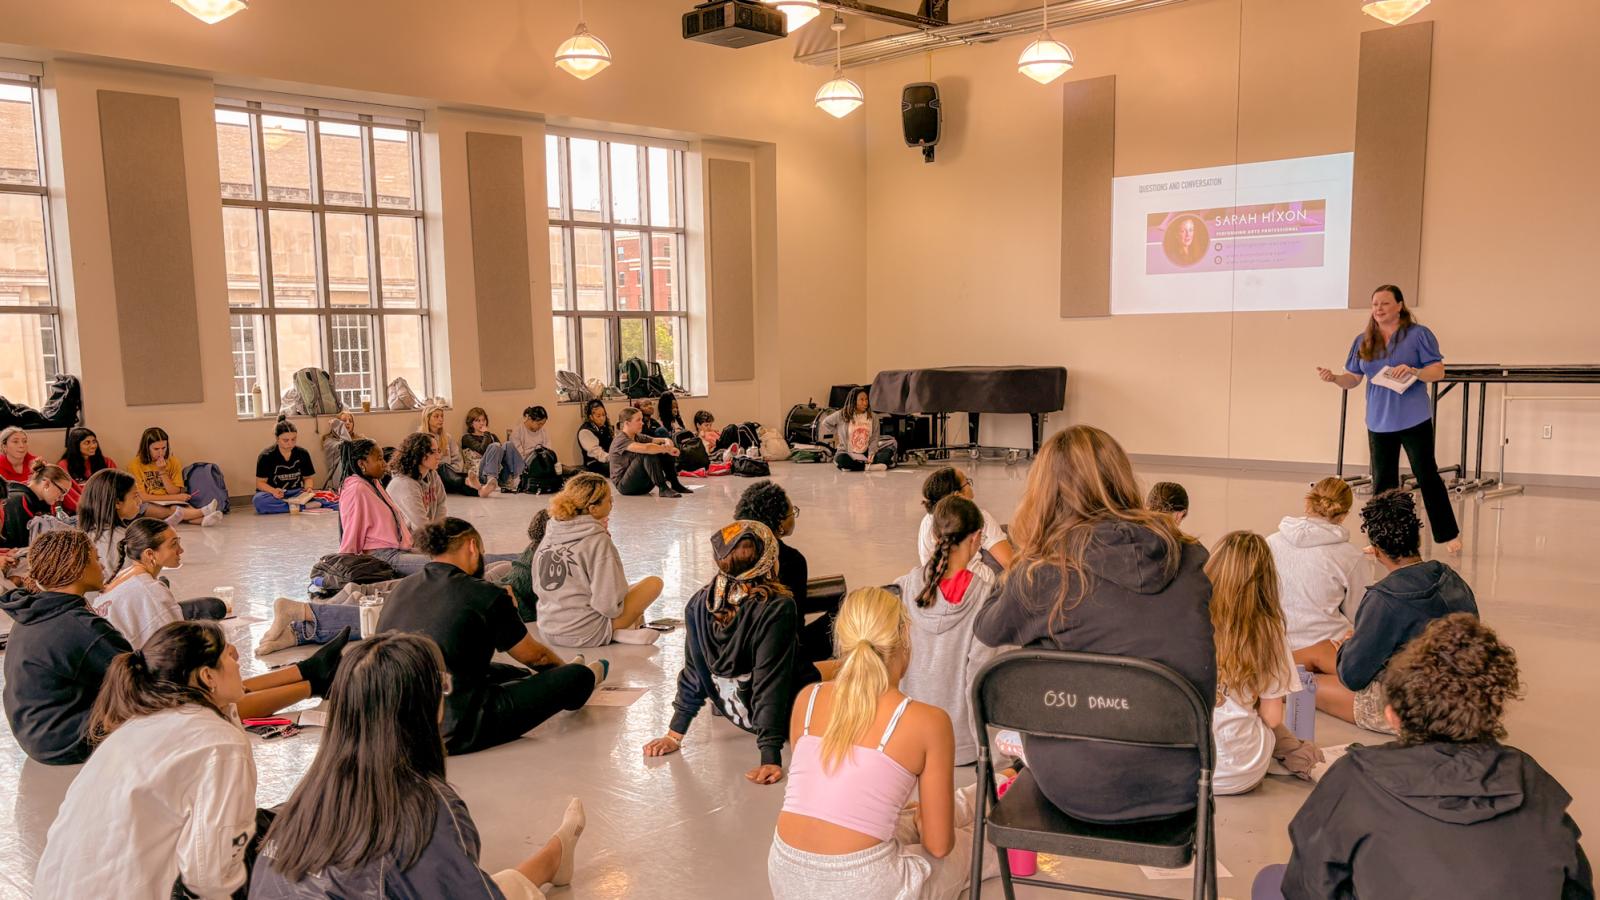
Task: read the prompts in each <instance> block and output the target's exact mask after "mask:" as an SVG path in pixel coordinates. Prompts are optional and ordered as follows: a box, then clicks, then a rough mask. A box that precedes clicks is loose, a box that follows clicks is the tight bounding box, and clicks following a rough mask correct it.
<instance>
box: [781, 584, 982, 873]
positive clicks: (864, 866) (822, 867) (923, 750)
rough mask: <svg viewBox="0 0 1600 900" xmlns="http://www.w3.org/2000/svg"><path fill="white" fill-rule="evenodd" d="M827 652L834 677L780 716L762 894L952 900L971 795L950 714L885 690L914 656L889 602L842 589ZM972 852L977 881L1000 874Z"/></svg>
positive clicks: (882, 595)
mask: <svg viewBox="0 0 1600 900" xmlns="http://www.w3.org/2000/svg"><path fill="white" fill-rule="evenodd" d="M838 644H839V655H840V657H841V658H842V659H843V660H844V665H843V667H842V668H840V670H839V675H838V677H837V678H836V679H835V680H833V681H831V682H824V683H821V684H817V685H815V686H813V687H811V688H808V689H806V690H804V691H802V692H801V693H800V695H799V696H798V697H797V698H796V702H795V704H794V710H793V712H792V713H790V715H789V733H790V735H791V736H792V737H793V739H794V758H793V760H792V761H791V762H790V765H789V783H788V785H787V787H786V788H785V790H784V797H783V811H782V812H781V813H779V814H778V826H777V829H776V830H775V831H774V833H773V836H772V850H771V851H770V853H769V854H768V856H767V878H768V882H769V885H770V887H771V888H772V895H773V897H774V898H775V900H812V898H822V897H839V898H844V897H863V898H865V897H897V898H913V897H915V898H925V900H954V898H955V897H958V896H960V895H961V894H962V893H963V892H964V891H965V890H966V888H967V887H968V879H969V878H970V877H971V873H972V866H971V861H972V821H973V814H974V811H975V807H974V803H973V801H974V799H975V798H974V787H973V786H968V787H965V788H962V789H961V790H959V791H957V790H956V789H955V783H954V781H955V769H954V766H955V763H954V759H953V755H954V752H955V739H954V736H953V734H952V726H951V723H950V717H949V716H948V715H947V714H946V713H945V712H944V710H942V709H940V708H938V707H937V706H932V705H929V704H925V703H921V702H918V701H915V700H913V698H912V697H911V695H909V694H904V693H901V691H900V689H899V688H898V687H897V686H896V685H898V684H900V683H901V682H902V679H903V677H904V676H905V674H906V671H907V668H908V666H909V664H910V663H911V660H913V659H914V658H915V657H916V655H917V654H918V653H920V652H921V645H919V644H917V642H916V638H915V637H913V636H912V635H911V623H910V621H909V620H908V619H907V617H906V612H905V609H904V607H903V606H902V605H901V602H900V600H899V598H897V597H895V596H894V595H893V594H891V593H889V592H888V591H885V590H883V589H882V588H875V587H874V588H861V589H858V590H855V591H851V592H850V596H849V597H847V598H846V599H845V601H844V606H843V607H842V608H841V609H840V611H839V627H838ZM913 789H915V790H916V792H917V802H916V804H915V806H908V801H910V800H911V793H912V790H913ZM983 854H984V860H983V874H984V877H986V878H989V877H993V876H995V875H997V874H999V862H998V860H997V859H996V858H995V852H994V848H993V847H992V846H989V845H988V844H985V845H984V848H983Z"/></svg>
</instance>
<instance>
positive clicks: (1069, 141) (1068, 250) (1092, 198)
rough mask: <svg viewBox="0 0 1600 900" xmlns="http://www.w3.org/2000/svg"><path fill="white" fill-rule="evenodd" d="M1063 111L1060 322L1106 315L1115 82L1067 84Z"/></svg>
mask: <svg viewBox="0 0 1600 900" xmlns="http://www.w3.org/2000/svg"><path fill="white" fill-rule="evenodd" d="M1061 109H1062V116H1061V120H1062V121H1061V317H1062V318H1065V319H1073V318H1083V317H1087V316H1108V315H1110V314H1111V179H1112V177H1113V175H1114V174H1115V173H1114V170H1113V164H1114V163H1115V160H1116V137H1117V77H1116V76H1115V75H1105V76H1102V77H1100V78H1087V79H1084V80H1082V81H1069V82H1067V84H1066V86H1065V87H1064V89H1063V91H1062V106H1061Z"/></svg>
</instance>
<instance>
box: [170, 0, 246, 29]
mask: <svg viewBox="0 0 1600 900" xmlns="http://www.w3.org/2000/svg"><path fill="white" fill-rule="evenodd" d="M172 5H173V6H176V7H177V8H179V9H181V10H183V11H184V12H186V13H188V14H189V15H191V16H194V17H195V18H196V19H199V20H200V21H202V22H204V23H206V24H207V25H215V24H217V23H218V22H221V21H222V20H223V19H226V18H227V17H229V16H231V15H233V14H234V13H236V12H239V11H241V10H243V9H245V8H247V7H248V6H249V5H250V4H249V2H248V0H172Z"/></svg>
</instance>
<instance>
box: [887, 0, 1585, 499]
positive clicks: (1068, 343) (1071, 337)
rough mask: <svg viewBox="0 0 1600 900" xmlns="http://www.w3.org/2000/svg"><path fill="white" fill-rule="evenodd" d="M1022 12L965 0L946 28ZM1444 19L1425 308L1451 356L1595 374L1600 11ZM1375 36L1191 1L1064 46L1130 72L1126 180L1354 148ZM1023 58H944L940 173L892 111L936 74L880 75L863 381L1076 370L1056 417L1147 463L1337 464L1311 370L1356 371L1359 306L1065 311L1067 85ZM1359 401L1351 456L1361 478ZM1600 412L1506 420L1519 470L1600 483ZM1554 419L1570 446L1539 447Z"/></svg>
mask: <svg viewBox="0 0 1600 900" xmlns="http://www.w3.org/2000/svg"><path fill="white" fill-rule="evenodd" d="M1014 8H1016V4H1015V3H1012V2H991V3H987V4H983V3H979V4H974V3H965V4H962V5H961V9H959V10H957V11H956V13H955V14H956V15H957V17H959V18H962V19H966V18H971V17H974V16H977V15H979V14H980V13H981V12H983V11H985V10H988V9H1014ZM1428 18H1432V19H1433V20H1434V22H1435V35H1434V63H1433V86H1432V108H1431V121H1430V127H1429V151H1428V161H1427V167H1428V168H1427V191H1426V199H1425V205H1424V236H1423V249H1422V252H1423V258H1422V265H1423V268H1422V293H1423V300H1424V302H1423V303H1422V304H1421V306H1420V308H1419V316H1420V317H1421V318H1422V320H1423V321H1424V322H1426V323H1427V324H1428V325H1429V326H1431V327H1432V328H1433V329H1434V330H1435V332H1437V334H1438V335H1439V339H1440V341H1441V344H1442V345H1443V348H1444V350H1445V354H1446V357H1447V358H1448V359H1453V360H1456V361H1459V362H1487V361H1502V362H1600V355H1597V349H1600V305H1597V304H1596V303H1595V302H1594V301H1593V293H1594V292H1593V289H1592V286H1591V281H1592V279H1590V278H1587V277H1585V276H1586V275H1587V274H1588V273H1587V271H1586V270H1587V269H1588V268H1589V266H1591V265H1592V260H1593V259H1594V258H1595V254H1594V252H1593V251H1592V249H1590V248H1589V246H1588V245H1590V244H1591V243H1592V239H1591V238H1590V236H1589V232H1591V231H1592V230H1593V229H1592V228H1591V227H1589V226H1588V225H1587V223H1588V222H1589V221H1590V220H1591V219H1592V218H1593V210H1594V209H1595V208H1596V201H1597V200H1600V188H1597V187H1596V182H1595V180H1594V179H1593V178H1592V177H1591V175H1590V174H1589V169H1590V168H1592V165H1593V159H1594V154H1595V151H1594V148H1595V147H1596V146H1597V144H1600V57H1597V56H1596V55H1595V54H1594V53H1593V52H1592V47H1591V44H1592V42H1593V39H1594V37H1595V35H1597V34H1600V5H1597V4H1595V3H1592V2H1589V0H1553V2H1549V3H1543V4H1538V9H1537V11H1533V10H1532V9H1531V8H1530V7H1529V5H1528V4H1525V3H1518V2H1513V0H1471V2H1439V3H1435V4H1434V5H1433V6H1432V7H1430V8H1429V9H1428V10H1427V11H1425V12H1424V13H1423V14H1422V15H1421V16H1420V17H1419V20H1421V19H1428ZM1379 27H1383V26H1381V25H1380V24H1379V23H1378V22H1376V21H1375V20H1373V19H1370V18H1368V17H1366V16H1364V15H1362V14H1361V12H1360V9H1359V4H1357V3H1355V2H1350V0H1294V2H1285V0H1189V2H1187V3H1184V4H1182V5H1180V6H1176V7H1170V8H1167V9H1163V10H1158V11H1155V12H1151V13H1143V14H1137V15H1131V16H1125V17H1120V18H1116V19H1110V20H1106V21H1102V22H1097V23H1092V24H1088V25H1084V26H1079V27H1074V28H1072V29H1070V30H1069V31H1064V32H1062V34H1061V35H1059V36H1061V37H1064V38H1065V39H1066V40H1067V41H1068V42H1069V43H1070V44H1071V46H1072V48H1073V50H1074V51H1075V52H1076V54H1077V57H1078V61H1079V65H1078V67H1077V68H1076V69H1075V70H1074V71H1073V72H1071V73H1070V74H1069V75H1068V76H1067V77H1068V78H1089V77H1095V76H1099V75H1105V74H1112V73H1114V74H1115V75H1116V76H1117V135H1116V173H1117V175H1119V176H1121V175H1132V174H1140V173H1148V172H1160V171H1167V170H1172V169H1181V168H1194V167H1200V166H1212V165H1225V164H1229V163H1233V162H1255V161H1259V160H1266V159H1277V158H1283V157H1291V156H1302V155H1309V154H1321V153H1334V152H1344V151H1349V150H1351V149H1352V147H1353V143H1354V126H1355V102H1356V72H1357V58H1358V53H1359V40H1360V34H1361V32H1362V31H1363V30H1365V29H1369V28H1379ZM1024 45H1025V39H1023V38H1015V39H1011V40H1007V41H1002V42H999V43H995V44H990V45H985V46H978V47H970V48H964V49H961V50H958V51H952V52H944V53H940V54H937V55H936V56H934V58H933V61H932V65H933V75H934V78H935V79H936V80H937V81H939V82H940V84H941V87H942V88H943V89H944V96H945V98H946V128H947V131H946V134H947V139H946V142H945V143H944V145H942V146H941V147H940V148H939V151H938V161H937V162H936V163H935V164H933V165H924V164H923V162H922V159H921V156H920V154H918V153H917V152H916V151H914V150H910V149H907V148H906V147H905V146H904V144H903V142H902V140H901V136H900V133H899V124H898V117H896V116H894V115H890V114H886V113H884V112H883V110H884V108H885V107H886V106H887V105H888V104H889V103H890V102H892V99H894V98H897V96H898V90H899V87H900V85H902V84H904V83H906V82H910V81H921V80H924V79H925V78H926V77H927V71H928V70H927V65H928V63H927V61H925V60H923V59H915V60H905V61H900V62H896V63H890V64H886V65H882V66H878V67H875V68H873V69H871V70H869V71H868V72H867V74H866V76H865V79H864V81H863V86H864V87H865V88H866V91H867V95H868V104H869V106H868V108H869V110H871V111H872V113H873V114H871V115H869V116H868V119H867V122H868V131H867V144H868V153H867V166H868V173H869V176H870V177H869V180H868V188H867V224H868V231H867V234H868V238H867V240H868V252H867V260H868V267H867V296H868V297H869V298H870V299H871V306H870V327H869V328H868V334H869V339H868V360H869V362H870V364H871V365H870V366H869V368H873V369H877V368H885V367H891V366H909V365H935V364H959V363H967V364H982V363H997V362H1004V361H1016V362H1022V363H1036V364H1041V363H1053V364H1061V365H1065V366H1067V367H1068V369H1069V370H1070V372H1071V376H1070V378H1069V388H1068V394H1069V399H1068V407H1067V414H1066V416H1065V419H1070V420H1072V421H1081V422H1091V423H1095V424H1098V425H1101V426H1102V427H1105V428H1107V429H1108V430H1110V431H1111V432H1112V433H1113V434H1115V435H1117V436H1118V437H1119V438H1121V439H1122V440H1123V441H1124V442H1125V443H1126V445H1127V446H1128V448H1129V449H1130V450H1131V451H1134V452H1138V453H1148V454H1171V455H1179V456H1197V457H1222V458H1235V459H1270V460H1294V461H1307V462H1315V461H1331V460H1332V457H1333V455H1334V449H1335V443H1336V442H1335V434H1336V422H1335V413H1336V411H1337V409H1338V401H1337V398H1336V395H1335V394H1334V392H1333V389H1331V388H1328V387H1327V386H1325V385H1322V384H1320V383H1318V382H1317V381H1316V380H1315V378H1314V375H1313V373H1312V368H1313V367H1314V366H1316V365H1327V366H1337V365H1339V364H1341V363H1342V362H1343V360H1344V353H1345V351H1346V350H1347V349H1348V347H1349V342H1350V340H1351V339H1352V338H1353V336H1354V335H1355V333H1356V332H1357V331H1358V330H1359V329H1360V328H1361V326H1362V323H1363V320H1364V317H1363V314H1362V313H1360V312H1349V311H1327V312H1294V313H1248V314H1243V313H1241V314H1205V315H1172V316H1129V317H1118V318H1107V319H1095V320H1063V319H1061V318H1059V317H1058V315H1057V312H1056V311H1057V307H1058V301H1057V297H1058V294H1059V290H1058V288H1059V278H1060V276H1059V270H1058V266H1059V252H1058V249H1057V248H1058V234H1059V228H1060V221H1061V216H1062V215H1064V214H1065V215H1071V210H1067V211H1065V212H1063V210H1062V209H1061V203H1060V181H1061V176H1060V153H1061V130H1062V119H1061V89H1060V87H1059V85H1057V86H1049V87H1040V86H1038V85H1035V84H1034V83H1033V82H1031V81H1029V80H1027V79H1026V78H1023V77H1022V76H1020V75H1018V74H1016V70H1015V61H1016V57H1017V54H1018V53H1020V52H1021V50H1022V47H1023V46H1024ZM1499 390H1500V389H1499V388H1494V389H1493V390H1492V392H1491V395H1490V398H1491V400H1490V410H1489V413H1490V415H1489V428H1490V443H1491V445H1492V443H1493V440H1494V428H1495V427H1496V423H1497V419H1498V392H1499ZM1517 390H1518V392H1520V393H1524V394H1527V393H1539V394H1548V393H1566V392H1562V391H1552V390H1549V389H1544V388H1518V389H1517ZM1572 393H1576V391H1573V392H1572ZM1587 393H1591V394H1595V393H1600V390H1589V391H1587ZM1352 401H1353V403H1352V410H1351V416H1350V420H1351V423H1352V426H1355V427H1354V429H1353V431H1354V433H1353V434H1352V436H1351V439H1350V441H1349V444H1348V446H1349V448H1350V453H1351V458H1352V459H1353V460H1354V461H1356V462H1359V463H1363V464H1364V463H1365V461H1366V450H1365V447H1364V440H1365V438H1364V434H1363V433H1362V432H1361V430H1360V428H1359V422H1360V420H1359V416H1360V415H1361V409H1362V407H1361V401H1360V398H1359V396H1353V397H1352ZM1458 402H1459V401H1457V400H1456V399H1455V398H1454V397H1451V398H1448V400H1447V401H1446V402H1445V403H1444V404H1443V409H1442V414H1441V432H1442V437H1441V440H1440V454H1441V456H1445V457H1450V458H1453V457H1454V454H1455V452H1456V448H1457V447H1458V446H1459V437H1458V436H1457V434H1458V432H1457V429H1458V427H1459V406H1458ZM1597 406H1600V404H1596V403H1595V402H1592V401H1582V402H1578V401H1568V402H1560V403H1556V402H1551V403H1528V404H1522V405H1521V406H1520V408H1514V414H1513V415H1512V416H1511V417H1510V425H1511V428H1512V433H1511V438H1512V446H1511V448H1510V450H1509V451H1508V453H1509V456H1508V458H1509V460H1510V468H1511V469H1512V470H1513V471H1522V472H1542V473H1557V474H1570V475H1591V476H1593V475H1600V454H1596V453H1595V452H1594V449H1593V448H1594V446H1595V444H1594V438H1595V436H1596V427H1597V426H1596V425H1594V424H1593V423H1594V422H1595V421H1596V412H1597ZM1475 414H1476V413H1475V411H1474V415H1475ZM1057 418H1058V421H1062V420H1063V419H1062V417H1057ZM1547 422H1548V423H1552V424H1553V426H1554V439H1553V440H1551V441H1543V440H1539V439H1537V426H1538V425H1542V424H1543V423H1547ZM1488 456H1489V459H1490V461H1491V462H1493V461H1494V460H1495V459H1496V456H1495V451H1494V450H1493V448H1492V446H1491V448H1490V449H1489V451H1488Z"/></svg>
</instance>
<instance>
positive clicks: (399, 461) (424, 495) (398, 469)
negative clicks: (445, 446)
mask: <svg viewBox="0 0 1600 900" xmlns="http://www.w3.org/2000/svg"><path fill="white" fill-rule="evenodd" d="M442 458H443V454H441V453H440V452H439V439H438V438H436V437H434V436H432V435H430V434H424V433H423V432H420V431H416V432H412V433H411V434H408V435H406V437H405V440H403V441H401V442H400V447H399V449H398V450H396V451H395V454H394V459H393V460H392V461H391V463H390V466H389V496H390V498H392V499H393V500H394V505H395V508H396V509H398V510H400V515H401V516H403V517H404V518H405V520H406V527H407V528H410V529H411V531H412V533H415V532H416V531H417V530H418V529H420V528H422V526H424V525H427V524H428V523H430V522H437V521H440V520H441V519H443V518H444V515H445V490H446V489H445V485H444V481H443V480H442V479H441V478H440V476H439V467H440V462H439V461H440V460H441V459H442Z"/></svg>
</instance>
